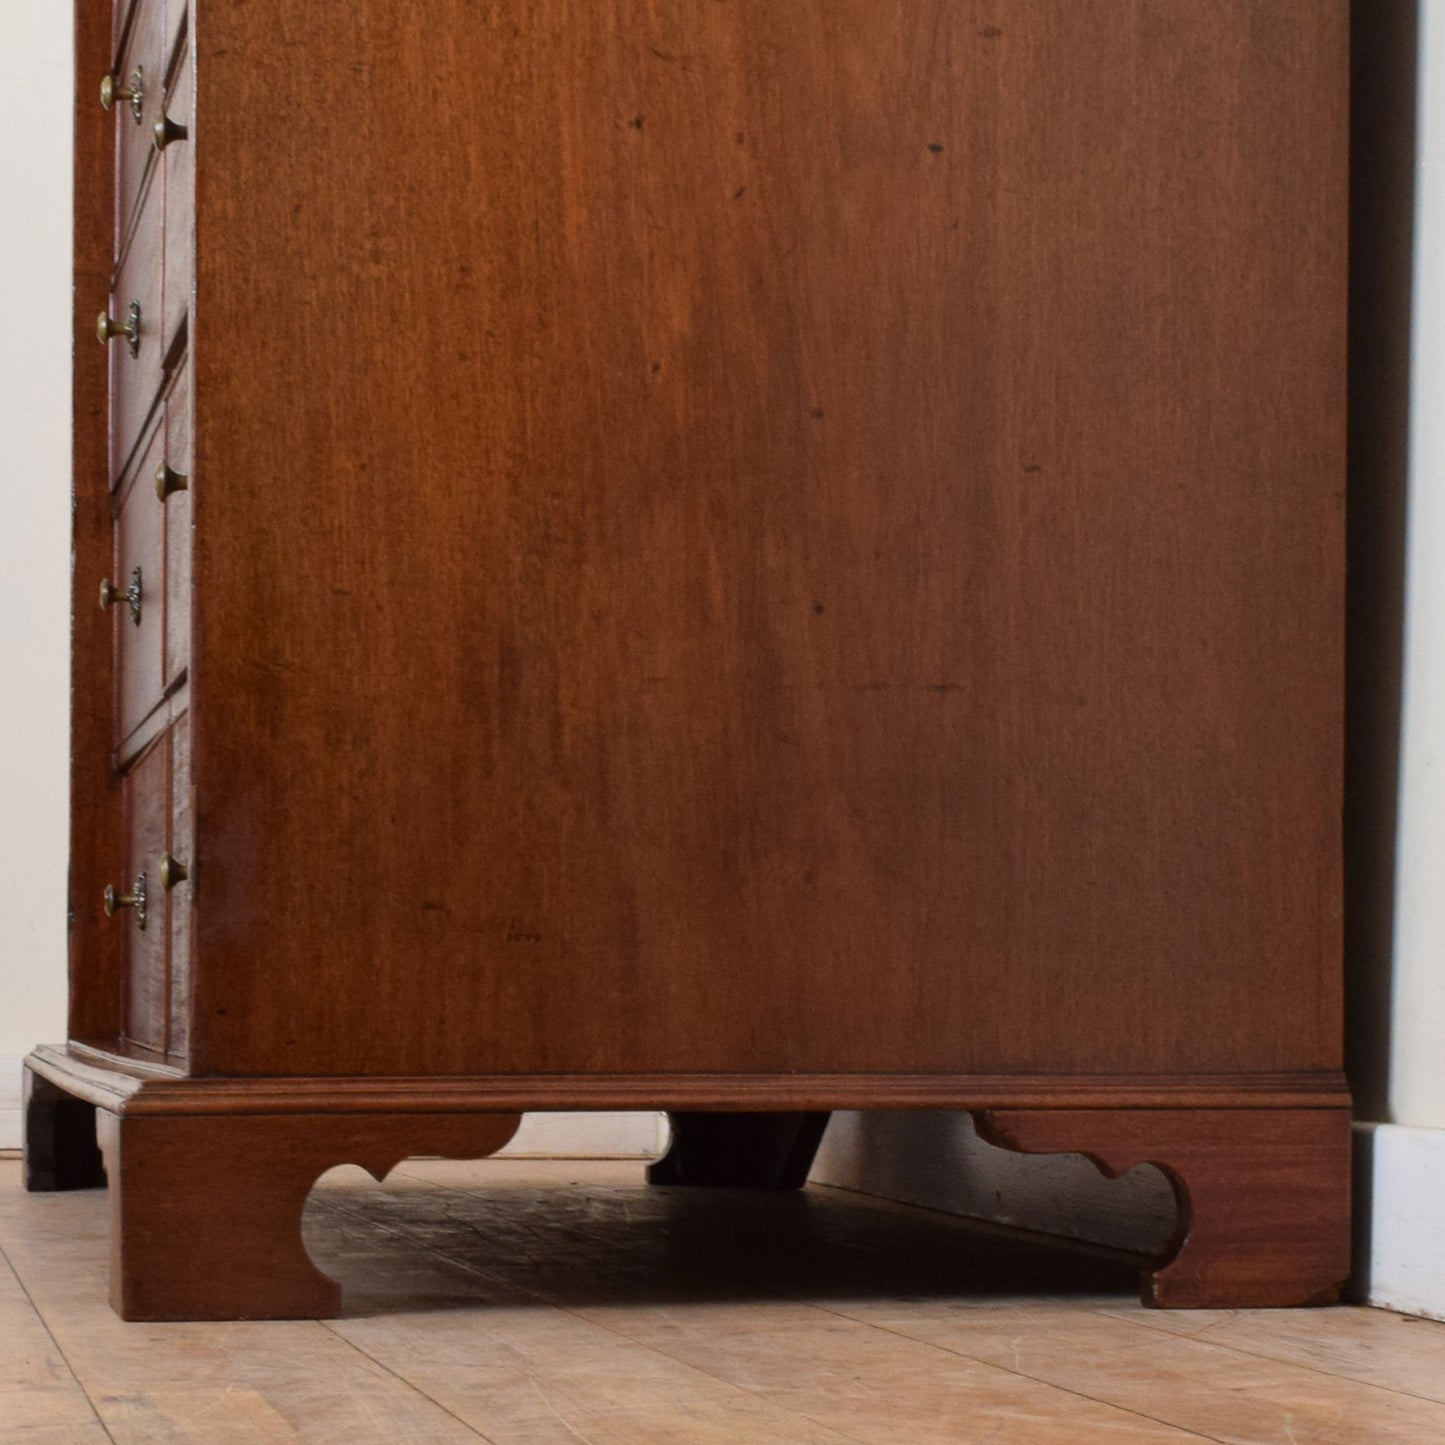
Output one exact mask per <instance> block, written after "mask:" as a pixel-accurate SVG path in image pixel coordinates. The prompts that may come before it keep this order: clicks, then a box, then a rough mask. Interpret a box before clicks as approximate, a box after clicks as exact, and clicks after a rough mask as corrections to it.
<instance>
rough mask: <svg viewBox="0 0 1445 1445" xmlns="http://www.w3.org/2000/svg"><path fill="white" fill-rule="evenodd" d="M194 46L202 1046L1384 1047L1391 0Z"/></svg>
mask: <svg viewBox="0 0 1445 1445" xmlns="http://www.w3.org/2000/svg"><path fill="white" fill-rule="evenodd" d="M199 23H200V30H199V32H198V46H199V48H198V62H197V72H196V83H197V87H198V89H197V114H198V117H199V122H198V125H199V129H198V136H199V142H198V149H197V157H196V159H197V166H198V175H197V228H198V229H197V236H198V248H199V250H198V290H197V297H196V313H195V315H196V322H195V336H194V338H193V345H194V355H195V367H196V387H197V398H198V401H197V420H196V426H197V431H196V447H197V471H198V473H199V474H200V476H201V477H202V479H203V484H202V485H201V486H199V487H198V489H197V492H196V495H195V498H194V505H195V509H196V510H195V520H196V527H197V551H196V561H195V566H196V577H197V587H198V598H199V602H198V613H197V621H196V631H197V635H196V640H195V655H196V675H197V678H198V685H203V686H204V688H205V706H203V707H201V708H198V709H197V712H196V715H195V717H194V719H193V746H194V767H195V777H196V805H197V828H198V848H199V849H200V853H201V858H202V867H203V870H204V873H203V883H202V885H201V891H200V892H199V893H198V913H197V927H198V930H199V933H198V939H197V962H196V969H197V987H198V990H199V992H198V996H197V1005H196V1013H195V1026H196V1029H197V1031H198V1034H199V1035H200V1041H201V1045H202V1053H201V1055H200V1057H202V1058H203V1059H204V1060H205V1061H206V1062H207V1064H208V1065H209V1066H210V1067H214V1068H217V1069H222V1070H226V1071H236V1072H266V1071H276V1072H308V1071H316V1072H323V1073H325V1072H368V1071H379V1072H399V1073H421V1072H441V1073H466V1072H478V1071H481V1072H491V1071H501V1072H508V1071H524V1070H548V1069H561V1070H576V1071H582V1072H591V1071H602V1072H618V1071H622V1072H629V1071H649V1070H690V1069H709V1070H710V1069H717V1070H730V1069H737V1070H744V1071H746V1070H783V1071H786V1070H809V1069H823V1070H841V1071H849V1070H876V1071H882V1072H888V1071H898V1070H903V1071H907V1070H915V1069H917V1070H955V1071H968V1070H1001V1071H1008V1070H1030V1069H1048V1068H1056V1069H1065V1070H1075V1071H1080V1072H1090V1071H1104V1072H1145V1073H1147V1072H1160V1071H1170V1070H1186V1071H1187V1070H1191V1069H1193V1070H1203V1071H1208V1070H1212V1069H1244V1070H1248V1069H1278V1068H1295V1069H1326V1068H1331V1067H1335V1066H1337V1064H1338V1056H1339V1019H1338V1005H1337V1002H1336V997H1337V992H1338V981H1337V974H1338V949H1339V918H1338V912H1339V862H1338V826H1339V787H1340V780H1339V772H1340V757H1339V752H1340V712H1341V695H1340V690H1341V685H1342V678H1341V665H1340V653H1341V649H1340V629H1341V626H1342V611H1341V582H1342V576H1341V573H1342V560H1341V559H1342V550H1341V525H1342V518H1341V512H1342V480H1343V476H1342V468H1343V405H1344V395H1343V375H1344V372H1343V355H1344V351H1343V348H1344V232H1345V216H1346V206H1345V201H1346V196H1345V155H1346V114H1345V107H1346V40H1347V36H1346V17H1345V7H1343V6H1340V5H1337V4H1326V3H1302V4H1296V5H1289V6H1280V5H1277V4H1275V3H1273V0H1224V3H1221V0H1174V3H1169V4H1164V3H1153V0H1079V3H1075V0H1070V3H1067V4H1065V3H1041V0H1038V3H1024V0H994V3H989V4H983V3H978V4H953V3H950V4H942V3H922V0H919V3H910V4H906V5H900V6H886V7H885V6H879V5H877V4H875V3H872V0H841V3H839V0H829V3H823V0H791V3H788V4H777V3H763V0H747V3H740V4H736V5H726V6H724V5H706V6H700V5H697V4H695V3H691V0H688V3H683V0H659V3H654V4H649V5H640V4H636V3H633V0H599V3H595V4H589V5H586V6H576V5H572V4H568V3H564V0H530V3H526V4H523V3H521V0H505V3H498V4H495V5H491V6H473V5H463V4H460V3H456V0H427V3H418V4H412V5H407V6H397V5H394V4H390V3H386V4H382V3H377V0H359V3H355V4H352V5H348V6H346V7H319V6H296V5H283V4H281V3H279V0H265V3H258V4H251V5H246V6H216V7H214V9H212V8H209V7H208V9H207V10H206V12H205V13H204V14H203V15H202V16H201V18H200V22H199ZM257 74H264V75H265V76H267V77H268V79H267V85H266V87H265V104H264V107H261V106H260V103H259V99H258V96H257V92H256V89H255V87H254V86H253V85H251V84H250V79H249V78H250V77H252V76H254V75H257ZM262 109H264V115H263V114H262V113H261V111H262Z"/></svg>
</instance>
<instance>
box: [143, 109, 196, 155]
mask: <svg viewBox="0 0 1445 1445" xmlns="http://www.w3.org/2000/svg"><path fill="white" fill-rule="evenodd" d="M190 138H191V133H190V131H189V130H188V129H187V128H186V127H185V126H183V125H182V124H181V123H180V121H178V120H172V119H171V118H170V116H168V115H163V116H162V117H161V118H160V119H159V120H158V121H157V122H156V125H155V130H153V131H152V132H151V144H152V145H153V146H154V147H155V148H156V150H157V151H163V150H165V148H166V147H167V146H168V145H170V143H171V142H172V141H173V140H189V139H190Z"/></svg>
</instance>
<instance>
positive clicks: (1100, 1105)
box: [26, 1042, 1350, 1115]
mask: <svg viewBox="0 0 1445 1445" xmlns="http://www.w3.org/2000/svg"><path fill="white" fill-rule="evenodd" d="M26 1065H27V1067H29V1068H31V1069H34V1070H36V1071H38V1072H40V1073H42V1074H44V1075H45V1076H46V1077H47V1078H49V1079H51V1080H52V1081H53V1082H55V1083H56V1084H58V1085H59V1086H60V1087H61V1088H63V1089H66V1090H68V1091H69V1092H71V1093H73V1094H75V1095H77V1097H81V1098H87V1099H90V1100H91V1102H93V1103H97V1104H101V1105H103V1106H104V1107H107V1108H112V1109H117V1108H125V1109H127V1110H129V1111H130V1112H133V1113H143V1114H175V1115H181V1114H187V1115H189V1114H226V1113H243V1114H265V1113H277V1114H295V1113H313V1112H316V1111H317V1110H321V1111H325V1112H335V1113H351V1112H358V1111H359V1112H381V1113H400V1112H403V1111H405V1110H407V1109H414V1110H416V1111H418V1112H420V1113H448V1112H458V1113H468V1112H480V1113H490V1112H501V1113H506V1112H510V1111H514V1110H520V1111H526V1110H533V1109H535V1110H554V1111H555V1110H561V1111H564V1112H570V1111H573V1110H579V1109H580V1110H586V1109H665V1110H669V1111H676V1112H681V1113H696V1112H704V1111H709V1110H711V1111H716V1110H727V1111H734V1112H759V1111H765V1112H776V1111H781V1112H791V1113H815V1112H826V1111H828V1110H833V1109H867V1108H870V1107H872V1108H880V1109H950V1108H952V1109H963V1108H969V1109H990V1108H999V1109H1035V1108H1039V1109H1050V1108H1057V1107H1059V1106H1060V1105H1064V1104H1069V1103H1072V1104H1074V1105H1075V1106H1076V1107H1089V1108H1094V1109H1147V1108H1152V1107H1168V1108H1174V1109H1284V1110H1299V1109H1306V1110H1314V1109H1322V1110H1332V1109H1333V1110H1338V1109H1342V1108H1346V1107H1348V1104H1349V1098H1350V1095H1349V1090H1348V1089H1347V1088H1346V1086H1345V1080H1344V1077H1343V1076H1342V1075H1338V1074H1336V1075H1320V1076H1318V1077H1309V1076H1305V1077H1299V1076H1294V1075H1269V1074H1261V1075H1236V1076H1229V1075H1218V1076H1212V1077H1211V1076H1193V1077H1191V1076H1188V1075H1174V1076H1149V1077H1136V1078H1128V1077H1119V1076H1109V1075H1095V1076H1082V1075H1077V1074H1013V1075H1008V1074H995V1075H988V1074H927V1075H924V1074H891V1075H890V1074H701V1073H698V1074H633V1075H622V1074H619V1075H607V1074H514V1075H506V1074H503V1075H494V1076H490V1077H488V1076H483V1075H479V1076H474V1077H445V1076H436V1075H432V1076H426V1075H418V1076H415V1077H412V1078H398V1077H387V1076H366V1075H359V1076H354V1077H349V1078H340V1077H332V1078H296V1077H293V1078H276V1077H273V1078H216V1077H211V1076H204V1075H203V1076H194V1075H186V1074H184V1073H179V1072H178V1071H177V1070H176V1069H174V1068H171V1067H167V1066H165V1065H161V1064H158V1063H157V1062H156V1061H154V1060H148V1059H134V1058H126V1057H125V1056H124V1055H122V1054H118V1053H116V1052H114V1051H113V1050H111V1049H103V1048H99V1047H96V1046H93V1045H87V1044H84V1043H78V1042H77V1043H72V1044H70V1045H69V1046H68V1047H67V1048H65V1049H58V1048H52V1047H45V1046H42V1047H41V1048H38V1049H36V1050H34V1052H32V1053H31V1055H30V1056H29V1058H28V1059H27V1060H26Z"/></svg>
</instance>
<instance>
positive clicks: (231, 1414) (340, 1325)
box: [0, 1160, 1445, 1445]
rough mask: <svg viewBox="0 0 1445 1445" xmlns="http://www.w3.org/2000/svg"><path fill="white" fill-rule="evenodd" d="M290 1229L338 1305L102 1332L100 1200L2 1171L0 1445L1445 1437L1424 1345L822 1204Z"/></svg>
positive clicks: (415, 1183) (598, 1199) (447, 1217)
mask: <svg viewBox="0 0 1445 1445" xmlns="http://www.w3.org/2000/svg"><path fill="white" fill-rule="evenodd" d="M305 1232H306V1239H307V1245H308V1248H309V1249H310V1250H311V1252H312V1255H313V1257H314V1258H315V1259H316V1260H317V1262H318V1263H319V1264H320V1265H321V1266H322V1267H323V1268H324V1269H326V1270H327V1271H328V1272H329V1273H331V1274H333V1275H335V1276H336V1277H337V1278H339V1279H340V1280H341V1281H342V1283H343V1285H344V1288H345V1301H346V1303H345V1309H344V1313H343V1316H342V1318H340V1319H338V1320H334V1321H329V1322H324V1323H311V1322H296V1323H270V1324H222V1325H216V1324H209V1325H126V1324H122V1323H121V1322H120V1321H119V1320H117V1319H116V1318H115V1316H114V1315H113V1314H112V1313H111V1311H110V1308H109V1305H108V1304H107V1303H106V1287H105V1265H106V1248H107V1243H106V1208H105V1196H104V1194H103V1193H102V1192H100V1191H90V1192H84V1193H77V1194H61V1195H56V1194H49V1195H26V1194H25V1193H23V1191H22V1189H21V1185H20V1168H19V1165H18V1163H16V1162H15V1161H13V1160H0V1250H3V1253H4V1259H3V1260H0V1340H3V1348H0V1440H4V1441H11V1440H14V1441H17V1442H52V1441H54V1442H70V1441H75V1442H95V1441H104V1440H106V1439H110V1440H114V1441H120V1442H137V1445H139V1442H152V1441H162V1442H191V1441H194V1442H198V1445H199V1442H203V1445H229V1442H252V1441H256V1442H266V1441H285V1440H299V1441H307V1442H312V1441H314V1442H332V1441H334V1442H339V1445H341V1442H344V1445H357V1442H364V1441H373V1440H374V1441H386V1442H393V1441H395V1442H412V1441H415V1442H428V1445H430V1442H451V1441H476V1440H483V1441H490V1442H492V1445H553V1442H556V1445H577V1442H579V1441H581V1442H584V1445H674V1442H675V1445H735V1442H736V1445H773V1442H779V1445H837V1442H856V1445H894V1442H897V1445H905V1442H906V1445H933V1442H937V1445H972V1442H977V1445H983V1442H985V1441H989V1442H1020V1445H1053V1442H1058V1445H1077V1442H1081V1441H1084V1442H1087V1441H1094V1440H1099V1441H1116V1440H1117V1441H1130V1442H1135V1441H1139V1442H1146V1441H1187V1440H1191V1439H1196V1440H1197V1439H1206V1440H1217V1441H1227V1442H1250V1445H1253V1442H1260V1445H1274V1442H1279V1445H1300V1442H1340V1445H1361V1442H1372V1441H1381V1442H1386V1441H1388V1442H1391V1445H1396V1442H1404V1445H1410V1442H1415V1441H1419V1442H1421V1445H1425V1442H1429V1445H1438V1442H1439V1441H1441V1440H1445V1326H1441V1325H1438V1324H1433V1323H1430V1322H1428V1321H1416V1320H1408V1319H1405V1318H1403V1317H1401V1316H1398V1315H1393V1314H1389V1313H1387V1312H1384V1311H1375V1310H1363V1309H1348V1308H1335V1309H1323V1310H1306V1311H1255V1312H1234V1311H1210V1312H1194V1313H1166V1312H1159V1311H1150V1310H1144V1309H1142V1308H1141V1307H1140V1306H1139V1305H1138V1304H1137V1303H1135V1301H1134V1290H1135V1279H1136V1273H1135V1271H1134V1270H1133V1269H1132V1268H1131V1267H1130V1266H1129V1264H1128V1262H1127V1261H1122V1260H1118V1259H1111V1258H1105V1257H1090V1256H1087V1255H1082V1254H1078V1253H1073V1252H1069V1251H1066V1250H1061V1249H1056V1248H1050V1247H1046V1246H1043V1245H1040V1244H1035V1243H1026V1242H1021V1241H1018V1240H1016V1239H1013V1238H1010V1237H1008V1236H1006V1235H1004V1234H1001V1233H1000V1232H998V1231H990V1230H987V1229H980V1228H974V1227H970V1226H967V1225H965V1224H962V1223H960V1222H958V1221H954V1220H951V1219H949V1218H947V1217H944V1216H941V1215H937V1214H932V1213H929V1212H927V1211H922V1210H913V1209H907V1208H903V1207H900V1206H895V1205H887V1204H883V1203H880V1202H875V1201H870V1200H867V1199H864V1198H862V1197H860V1196H857V1195H852V1194H848V1193H845V1192H842V1191H839V1190H833V1189H823V1188H810V1189H808V1190H806V1191H804V1192H803V1193H801V1194H798V1195H781V1196H767V1195H759V1194H752V1193H745V1192H726V1191H708V1190H693V1191H690V1190H655V1189H648V1188H647V1187H646V1186H645V1184H644V1182H643V1178H642V1165H641V1164H640V1163H635V1162H615V1161H613V1162H605V1163H593V1162H579V1161H538V1160H492V1161H487V1162H484V1163H480V1164H459V1163H451V1162H439V1161H412V1162H410V1163H408V1164H405V1165H403V1166H402V1167H401V1168H399V1169H398V1170H396V1171H395V1172H394V1173H393V1174H392V1176H391V1177H390V1179H388V1180H387V1182H386V1183H385V1184H384V1185H377V1184H375V1183H374V1182H373V1181H371V1180H370V1179H369V1178H368V1177H367V1176H366V1175H364V1174H362V1173H361V1171H359V1170H352V1169H347V1170H335V1171H333V1172H332V1173H331V1174H330V1175H328V1176H327V1177H326V1178H325V1179H324V1180H323V1181H322V1182H321V1183H320V1184H319V1185H318V1187H317V1188H316V1190H315V1191H314V1192H313V1194H312V1197H311V1201H310V1203H309V1204H308V1206H307V1215H306V1221H305Z"/></svg>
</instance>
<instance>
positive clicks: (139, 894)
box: [105, 873, 146, 930]
mask: <svg viewBox="0 0 1445 1445" xmlns="http://www.w3.org/2000/svg"><path fill="white" fill-rule="evenodd" d="M117 908H133V909H135V926H136V927H137V928H139V929H142V930H144V928H145V926H146V876H145V874H144V873H142V874H140V875H139V876H138V877H137V878H136V880H135V883H134V885H133V886H132V888H131V891H130V892H129V893H117V892H116V891H115V885H114V884H113V883H107V884H106V885H105V916H106V917H107V918H114V917H115V910H116V909H117Z"/></svg>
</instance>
